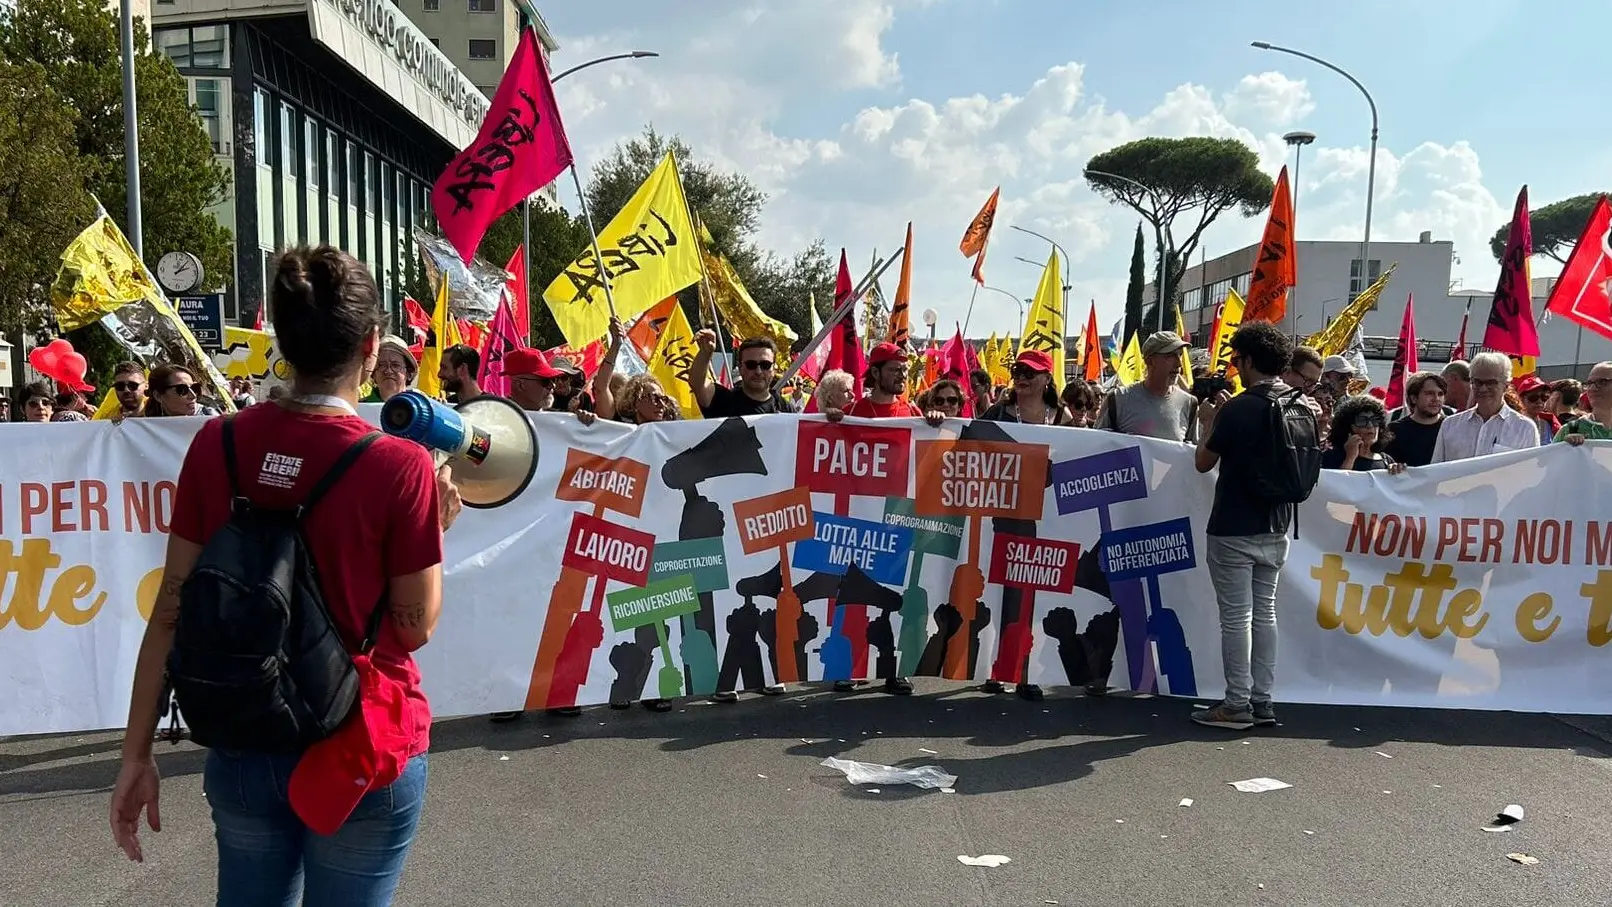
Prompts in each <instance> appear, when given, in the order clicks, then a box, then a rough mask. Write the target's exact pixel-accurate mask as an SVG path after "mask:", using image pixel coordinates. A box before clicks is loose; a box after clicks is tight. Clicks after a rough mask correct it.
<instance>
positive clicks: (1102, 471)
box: [1052, 447, 1147, 514]
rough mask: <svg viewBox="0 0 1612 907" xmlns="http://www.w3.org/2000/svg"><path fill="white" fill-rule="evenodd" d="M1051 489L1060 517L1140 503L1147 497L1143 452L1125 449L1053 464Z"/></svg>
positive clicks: (1130, 448)
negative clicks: (1061, 515) (1110, 506)
mask: <svg viewBox="0 0 1612 907" xmlns="http://www.w3.org/2000/svg"><path fill="white" fill-rule="evenodd" d="M1052 488H1053V491H1054V493H1055V494H1056V495H1057V498H1058V512H1059V513H1061V514H1067V513H1078V512H1080V511H1082V510H1092V509H1094V508H1097V507H1106V506H1108V505H1109V504H1118V503H1119V502H1121V501H1138V500H1141V499H1142V498H1145V497H1147V473H1146V472H1145V471H1144V470H1143V468H1142V451H1141V449H1140V448H1137V447H1124V448H1121V449H1119V450H1111V451H1108V452H1107V453H1100V454H1093V455H1091V456H1089V457H1077V458H1075V459H1073V460H1064V461H1063V462H1062V463H1054V464H1052Z"/></svg>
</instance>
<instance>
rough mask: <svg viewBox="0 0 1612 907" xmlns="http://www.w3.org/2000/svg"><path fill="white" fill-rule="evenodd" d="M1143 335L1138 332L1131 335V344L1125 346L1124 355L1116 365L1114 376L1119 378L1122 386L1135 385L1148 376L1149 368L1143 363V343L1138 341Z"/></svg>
mask: <svg viewBox="0 0 1612 907" xmlns="http://www.w3.org/2000/svg"><path fill="white" fill-rule="evenodd" d="M1141 333H1142V332H1141V331H1137V332H1136V333H1135V334H1132V335H1131V342H1130V343H1127V344H1125V353H1124V355H1122V356H1120V357H1119V361H1118V362H1116V363H1114V374H1116V375H1118V376H1119V380H1120V383H1121V384H1135V383H1136V382H1138V381H1141V380H1142V378H1143V377H1144V376H1145V375H1146V374H1147V368H1146V367H1145V366H1144V364H1143V362H1142V341H1140V340H1138V339H1137V337H1139V336H1140V335H1141Z"/></svg>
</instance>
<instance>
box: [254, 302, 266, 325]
mask: <svg viewBox="0 0 1612 907" xmlns="http://www.w3.org/2000/svg"><path fill="white" fill-rule="evenodd" d="M263 309H264V306H263V303H261V302H260V303H258V304H257V314H256V315H255V316H253V321H252V330H254V331H261V330H263Z"/></svg>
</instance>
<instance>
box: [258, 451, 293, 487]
mask: <svg viewBox="0 0 1612 907" xmlns="http://www.w3.org/2000/svg"><path fill="white" fill-rule="evenodd" d="M301 474H302V458H301V457H288V456H286V455H285V454H277V453H266V454H264V455H263V468H262V469H260V470H258V474H257V481H258V484H259V485H265V486H267V487H269V488H287V489H289V488H294V487H296V484H297V476H299V475H301Z"/></svg>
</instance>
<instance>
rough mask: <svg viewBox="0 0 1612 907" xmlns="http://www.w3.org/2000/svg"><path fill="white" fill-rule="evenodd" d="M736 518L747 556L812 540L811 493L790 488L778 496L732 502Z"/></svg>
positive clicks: (814, 523) (813, 525)
mask: <svg viewBox="0 0 1612 907" xmlns="http://www.w3.org/2000/svg"><path fill="white" fill-rule="evenodd" d="M733 519H734V522H735V523H737V524H738V527H739V545H740V547H742V548H743V549H744V553H745V554H756V553H758V552H761V551H767V550H769V549H772V548H782V547H783V546H785V545H787V544H789V543H790V542H801V541H805V540H806V539H809V538H811V537H812V533H813V532H815V531H816V520H815V519H814V518H813V517H812V493H811V490H810V489H807V488H790V489H787V490H785V491H780V492H778V493H776V494H769V495H763V496H761V497H759V498H751V499H749V500H748V501H734V502H733Z"/></svg>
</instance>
